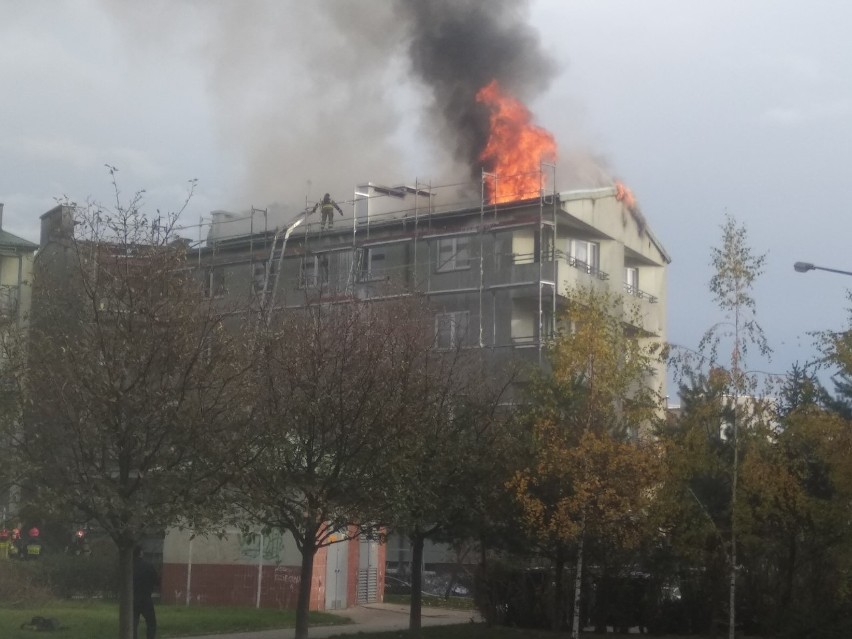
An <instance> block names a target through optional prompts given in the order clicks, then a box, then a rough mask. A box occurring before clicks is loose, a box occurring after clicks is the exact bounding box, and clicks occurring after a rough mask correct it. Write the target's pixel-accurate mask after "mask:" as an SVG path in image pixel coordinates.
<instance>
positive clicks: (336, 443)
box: [234, 297, 431, 638]
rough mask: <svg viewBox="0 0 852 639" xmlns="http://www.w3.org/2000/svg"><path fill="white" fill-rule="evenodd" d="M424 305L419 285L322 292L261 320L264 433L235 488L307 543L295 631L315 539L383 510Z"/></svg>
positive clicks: (346, 531) (427, 342)
mask: <svg viewBox="0 0 852 639" xmlns="http://www.w3.org/2000/svg"><path fill="white" fill-rule="evenodd" d="M423 311H424V306H423V303H422V302H421V301H420V300H419V299H417V298H416V297H404V298H398V299H396V300H391V301H387V300H386V301H373V302H368V301H360V300H347V301H345V302H342V303H340V302H338V303H329V302H326V301H324V300H322V299H320V300H317V301H315V302H311V303H309V304H307V305H306V306H305V307H304V308H301V309H298V310H291V311H287V312H285V313H283V314H280V315H275V316H273V317H272V319H271V321H270V323H269V326H268V327H267V326H266V325H265V323H261V324H260V326H259V327H258V331H259V332H258V333H257V335H256V339H255V342H256V350H257V359H256V362H257V363H256V366H255V369H254V375H253V387H254V388H255V393H256V395H255V399H254V405H255V407H256V411H257V427H258V430H259V436H258V442H259V443H258V446H257V448H256V451H255V453H256V454H255V459H254V463H253V465H252V467H251V469H250V470H249V472H246V473H243V474H242V475H241V476H240V478H239V480H238V481H237V483H236V485H235V489H234V490H235V495H236V497H237V500H238V502H239V504H240V506H241V507H242V508H243V509H244V510H245V511H246V513H248V515H249V516H250V518H251V519H252V520H253V521H256V522H259V523H261V524H262V525H264V526H266V527H269V528H277V529H281V530H286V531H289V532H290V533H292V535H293V536H294V538H295V541H296V545H297V548H298V550H299V552H300V553H301V555H302V566H301V583H300V586H299V597H298V603H297V616H296V636H297V637H299V638H304V637H307V634H308V608H309V604H310V587H311V579H312V575H313V563H314V557H315V555H316V552H317V550H319V549H320V548H322V547H324V546H327V545H329V544H330V543H332V541H333V536H335V535H336V534H338V535H339V534H340V533H343V535H344V536H347V537H349V538H352V537H354V536H355V535H358V534H359V533H360V532H362V531H363V530H364V529H368V528H371V527H372V526H374V525H375V524H376V523H379V519H380V518H381V512H382V508H381V506H382V504H383V503H384V496H383V493H384V492H385V483H386V481H387V477H386V469H387V468H388V466H389V462H388V455H390V454H392V451H393V447H392V446H390V445H389V443H391V442H393V440H394V437H395V433H397V432H398V430H399V429H400V427H401V425H402V424H404V423H405V422H406V421H407V420H408V419H409V418H410V416H411V413H412V410H413V405H412V404H411V401H410V400H411V397H412V394H411V393H412V390H413V389H415V388H416V387H417V380H418V374H419V372H420V371H421V368H420V366H421V362H422V361H423V358H424V355H425V354H426V353H427V352H428V349H429V347H430V346H431V334H430V333H429V332H428V331H425V330H424V327H423V326H422V318H423V317H424V316H425V313H424V312H423ZM335 538H339V537H335Z"/></svg>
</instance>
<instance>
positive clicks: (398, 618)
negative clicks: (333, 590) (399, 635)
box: [193, 603, 479, 639]
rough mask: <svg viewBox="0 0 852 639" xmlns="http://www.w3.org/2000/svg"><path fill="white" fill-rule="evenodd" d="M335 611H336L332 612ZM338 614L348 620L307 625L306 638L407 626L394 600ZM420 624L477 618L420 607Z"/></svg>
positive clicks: (287, 633) (277, 637)
mask: <svg viewBox="0 0 852 639" xmlns="http://www.w3.org/2000/svg"><path fill="white" fill-rule="evenodd" d="M335 614H338V613H335ZM339 614H340V616H341V617H348V618H349V619H351V620H352V623H351V624H349V625H345V626H311V628H310V630H309V631H308V635H309V637H310V639H325V638H327V637H336V636H345V635H356V634H358V633H360V632H382V631H387V630H403V629H406V628H408V606H404V605H398V604H384V603H379V604H367V605H364V606H357V607H355V608H348V609H346V610H342V611H341V612H340V613H339ZM422 619H423V626H424V627H425V626H440V625H446V624H454V623H456V624H458V623H469V622H470V621H471V619H474V620H477V621H478V620H479V614H478V613H476V612H475V611H473V610H448V609H444V608H427V607H425V606H424V607H423V612H422ZM294 635H295V630H293V629H292V628H290V629H285V630H260V631H257V632H240V633H237V634H229V635H205V636H203V637H193V639H292V637H293V636H294Z"/></svg>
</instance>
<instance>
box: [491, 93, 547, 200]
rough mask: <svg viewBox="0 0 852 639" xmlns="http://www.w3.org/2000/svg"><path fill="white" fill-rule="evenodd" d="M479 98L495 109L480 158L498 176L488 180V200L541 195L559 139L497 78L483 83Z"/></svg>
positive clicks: (492, 110) (492, 111) (517, 198)
mask: <svg viewBox="0 0 852 639" xmlns="http://www.w3.org/2000/svg"><path fill="white" fill-rule="evenodd" d="M476 101H477V102H480V103H482V104H484V105H485V106H487V107H488V109H489V110H490V112H491V115H490V130H489V134H488V143H487V144H486V146H485V149H483V151H482V153H480V154H479V159H480V160H481V161H482V162H483V163H484V164H485V166H486V168H487V170H488V171H489V172H491V173H494V174H496V178H495V179H492V180H489V181H487V182H486V185H485V186H486V197H487V199H488V202H489V203H491V204H495V203H497V202H511V201H513V200H521V199H524V198H531V197H538V195H539V193H540V190H541V188H542V186H543V175H542V171H541V163H542V162H555V161H556V141H555V140H554V139H553V135H551V134H550V132H548V131H546V130H545V129H542V128H541V127H538V126H536V125H534V124H532V123H531V120H532V115H531V114H530V112H529V109H527V107H525V106H524V105H523V104H522V103H521V102H520V101H518V100H517V99H516V98H514V97H512V96H511V95H509V94H507V93H504V92H503V91H502V90H501V89H500V85H498V84H497V81H496V80H492V81H491V82H490V83H489V84H487V85H486V86H484V87H482V88H481V89H480V90H479V91H478V92H477V94H476Z"/></svg>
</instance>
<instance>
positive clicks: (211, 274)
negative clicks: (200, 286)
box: [204, 268, 225, 297]
mask: <svg viewBox="0 0 852 639" xmlns="http://www.w3.org/2000/svg"><path fill="white" fill-rule="evenodd" d="M204 278H205V279H204V297H221V296H222V295H224V294H225V271H223V270H222V269H221V268H219V269H214V268H211V269H208V270H207V272H206V273H205V274H204Z"/></svg>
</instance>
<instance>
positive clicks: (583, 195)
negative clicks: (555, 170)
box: [559, 186, 672, 264]
mask: <svg viewBox="0 0 852 639" xmlns="http://www.w3.org/2000/svg"><path fill="white" fill-rule="evenodd" d="M617 193H618V191H617V189H616V188H615V187H614V186H603V187H600V188H595V189H574V190H571V191H562V192H560V193H559V199H560V200H561V201H562V202H570V201H574V200H597V199H600V198H604V197H616V195H617ZM644 232H645V234H646V235H647V236H648V239H650V240H651V242H652V243H653V245H654V246H655V247H656V249H657V250H658V251H659V252H660V255H662V257H663V259H664V260H665V261H666V264H671V263H672V258H671V255H669V252H668V251H666V249H665V247H664V246H663V243H662V242H660V240H659V239H658V238H657V236H656V235H654V233H653V231H651V227H650V226H647V225H646V226H645V227H644Z"/></svg>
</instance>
